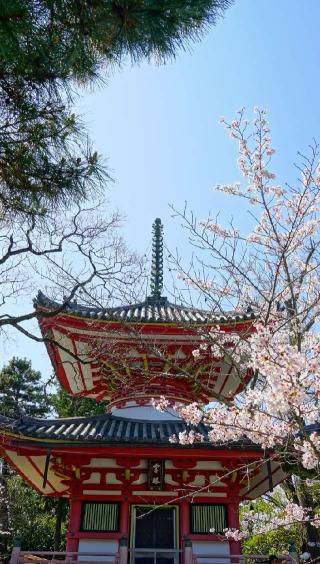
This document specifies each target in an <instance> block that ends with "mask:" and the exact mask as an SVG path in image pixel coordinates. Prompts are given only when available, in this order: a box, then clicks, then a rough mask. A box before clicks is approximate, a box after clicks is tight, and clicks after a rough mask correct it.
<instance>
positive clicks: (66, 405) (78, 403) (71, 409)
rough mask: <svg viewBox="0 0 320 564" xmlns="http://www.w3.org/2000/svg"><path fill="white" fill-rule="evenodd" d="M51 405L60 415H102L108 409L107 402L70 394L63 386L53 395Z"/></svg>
mask: <svg viewBox="0 0 320 564" xmlns="http://www.w3.org/2000/svg"><path fill="white" fill-rule="evenodd" d="M50 405H51V406H52V408H53V409H54V411H55V412H56V413H57V414H58V416H59V417H85V416H86V415H100V414H101V415H102V414H103V413H105V411H106V402H104V401H100V402H96V401H95V400H93V399H90V398H82V397H80V396H76V397H74V396H70V395H69V394H68V393H67V392H66V391H65V390H64V389H63V388H61V387H59V388H58V390H57V391H56V392H55V393H54V394H52V395H51V397H50Z"/></svg>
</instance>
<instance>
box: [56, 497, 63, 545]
mask: <svg viewBox="0 0 320 564" xmlns="http://www.w3.org/2000/svg"><path fill="white" fill-rule="evenodd" d="M63 502H64V500H63V498H62V497H59V499H58V501H57V505H56V511H55V513H56V524H55V531H54V550H56V551H59V550H60V547H61V527H62V522H63V509H64V507H63V505H64V503H63Z"/></svg>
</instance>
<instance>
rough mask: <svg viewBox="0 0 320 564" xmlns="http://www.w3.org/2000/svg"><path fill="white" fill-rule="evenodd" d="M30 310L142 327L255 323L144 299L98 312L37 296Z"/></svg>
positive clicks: (250, 315) (246, 317)
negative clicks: (140, 325)
mask: <svg viewBox="0 0 320 564" xmlns="http://www.w3.org/2000/svg"><path fill="white" fill-rule="evenodd" d="M34 306H35V308H36V310H37V311H39V312H46V313H53V314H54V315H63V316H66V317H69V318H73V319H86V320H89V319H90V320H91V321H95V322H98V323H101V322H102V323H120V324H123V323H136V324H143V325H154V324H156V325H159V324H165V325H181V324H184V325H188V324H191V325H192V326H202V325H204V324H205V325H209V326H210V325H217V324H219V325H237V324H242V323H252V322H253V321H255V320H256V319H257V314H256V313H254V312H253V311H250V312H247V313H238V312H233V313H229V314H226V315H217V314H212V313H210V312H208V311H205V310H200V309H196V308H188V307H184V306H181V305H177V304H172V303H170V302H169V301H167V300H166V298H160V300H159V301H150V300H149V301H148V299H147V300H146V301H145V302H142V303H137V304H132V305H126V306H119V307H114V308H105V309H102V308H94V307H93V308H89V307H87V306H82V305H78V304H76V303H74V302H73V303H70V304H68V305H67V306H64V305H63V304H60V303H58V302H55V301H54V300H51V299H50V298H47V297H46V296H44V294H42V293H41V292H39V294H38V297H37V299H36V300H35V301H34ZM54 312H56V314H55V313H54Z"/></svg>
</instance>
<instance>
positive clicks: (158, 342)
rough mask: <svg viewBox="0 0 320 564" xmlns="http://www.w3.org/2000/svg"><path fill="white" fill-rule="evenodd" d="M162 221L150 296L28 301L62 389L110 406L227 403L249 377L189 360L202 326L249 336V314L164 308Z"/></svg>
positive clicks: (211, 361)
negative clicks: (160, 401) (96, 302)
mask: <svg viewBox="0 0 320 564" xmlns="http://www.w3.org/2000/svg"><path fill="white" fill-rule="evenodd" d="M162 287H163V242H162V224H161V221H160V219H156V220H155V222H154V224H153V245H152V269H151V283H150V288H151V292H150V293H151V295H150V296H148V297H147V298H146V299H145V301H143V302H141V303H136V304H128V305H121V306H117V307H88V306H87V305H82V304H79V303H77V302H76V301H71V302H70V301H68V300H66V301H65V302H63V303H58V302H56V301H54V300H52V299H50V298H48V297H46V296H45V295H44V294H43V293H42V292H39V294H38V296H37V299H36V300H35V307H36V309H37V311H38V313H39V316H38V319H39V323H40V327H41V331H42V334H43V335H44V336H45V337H46V340H47V347H48V351H49V354H50V357H51V360H52V363H53V365H54V368H55V371H56V373H57V376H58V378H59V380H60V382H61V384H62V386H63V387H64V388H65V389H66V390H67V391H68V392H69V393H71V394H73V395H84V396H88V397H92V398H95V399H97V400H102V399H108V400H109V405H110V408H111V407H113V406H116V407H119V406H123V405H125V404H126V403H127V402H131V403H132V402H136V404H138V405H141V404H144V403H148V402H150V400H151V398H153V397H154V398H157V397H159V396H160V395H165V396H166V397H167V398H168V399H170V400H172V402H177V401H178V402H183V403H189V402H192V401H197V400H198V401H202V402H204V403H207V402H208V401H211V400H212V399H217V398H218V399H219V398H221V399H223V400H225V399H231V398H232V397H233V396H234V395H235V394H237V393H239V392H240V391H241V390H242V389H243V387H244V385H245V384H246V383H247V381H248V379H249V378H250V375H251V374H250V372H246V373H244V374H239V373H237V371H236V370H235V367H234V366H233V365H232V364H230V362H225V359H224V358H213V357H212V355H211V354H207V355H203V356H201V358H200V359H199V358H198V359H197V358H195V356H194V355H193V351H194V350H195V349H196V348H198V347H199V346H200V345H201V344H203V342H204V341H203V340H204V339H205V338H206V335H208V331H210V328H211V327H213V326H215V325H219V326H221V327H222V328H223V330H224V331H226V332H230V333H233V332H237V333H241V334H242V335H243V336H246V334H249V333H250V331H251V329H250V327H251V325H252V322H253V321H254V320H255V319H256V315H255V313H254V312H253V311H251V310H248V311H247V312H245V313H240V312H233V313H227V314H220V313H215V312H210V311H206V310H202V309H198V308H191V307H186V306H184V305H180V304H175V303H171V302H169V301H168V299H167V298H166V297H164V296H162V295H161V294H162Z"/></svg>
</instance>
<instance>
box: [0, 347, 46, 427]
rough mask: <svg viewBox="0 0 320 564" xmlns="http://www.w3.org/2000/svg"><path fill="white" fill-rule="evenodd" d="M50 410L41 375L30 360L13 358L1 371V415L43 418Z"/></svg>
mask: <svg viewBox="0 0 320 564" xmlns="http://www.w3.org/2000/svg"><path fill="white" fill-rule="evenodd" d="M48 409H49V408H48V403H47V398H46V395H45V392H44V387H43V382H42V381H41V373H40V372H38V371H36V370H33V369H32V366H31V362H30V361H29V360H26V359H21V358H17V357H13V358H12V359H11V360H10V361H9V363H8V364H7V365H6V366H5V367H4V368H2V370H1V371H0V414H1V415H5V416H6V417H19V416H20V415H29V416H32V417H41V416H44V415H46V414H47V413H48Z"/></svg>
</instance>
